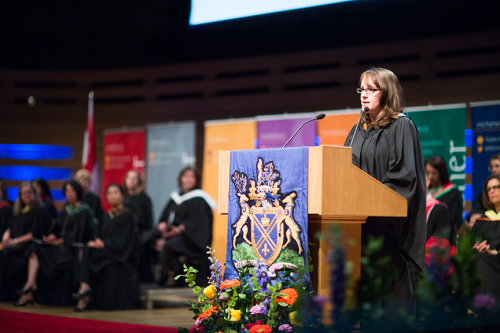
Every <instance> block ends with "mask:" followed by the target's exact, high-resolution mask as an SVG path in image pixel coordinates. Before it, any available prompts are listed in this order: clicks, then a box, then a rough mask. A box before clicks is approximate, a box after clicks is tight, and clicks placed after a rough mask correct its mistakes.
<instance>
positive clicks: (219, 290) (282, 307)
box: [176, 248, 307, 333]
mask: <svg viewBox="0 0 500 333" xmlns="http://www.w3.org/2000/svg"><path fill="white" fill-rule="evenodd" d="M214 252H215V251H213V250H212V249H211V248H209V251H208V252H207V254H208V255H209V260H210V262H211V265H210V270H211V276H210V278H209V281H208V282H209V285H208V286H207V287H206V288H204V289H203V292H202V290H201V287H199V286H196V283H195V282H194V280H195V278H196V273H197V271H196V270H195V269H193V268H192V267H190V268H188V267H186V266H184V271H185V272H186V275H181V276H184V277H185V278H186V282H187V283H188V285H189V286H190V287H191V288H193V292H194V293H195V294H198V302H188V304H189V305H190V307H191V308H190V311H193V313H194V317H193V319H195V325H194V326H193V327H192V328H191V329H186V328H179V332H181V333H182V332H190V333H191V332H193V333H194V332H198V333H201V332H224V333H247V332H248V333H271V332H275V333H281V332H292V331H293V330H294V327H296V326H297V325H299V323H298V322H297V320H296V314H297V310H298V304H299V302H298V301H297V299H298V298H299V296H300V295H301V294H304V293H307V291H306V287H305V286H304V284H303V283H301V281H302V276H303V274H304V271H299V272H293V271H291V270H288V269H287V268H286V267H284V266H283V265H279V264H277V265H272V266H271V267H269V268H268V267H267V265H266V263H265V262H264V261H256V262H254V263H253V264H254V266H253V267H252V266H247V267H243V268H240V269H239V270H238V278H236V279H233V280H225V281H222V267H223V265H222V264H221V263H220V262H219V260H218V259H216V258H215V256H214ZM276 271H280V272H279V274H276ZM181 276H177V277H176V279H178V278H180V277H181ZM291 276H293V280H294V281H296V282H293V281H292V279H291ZM272 277H275V278H274V279H272Z"/></svg>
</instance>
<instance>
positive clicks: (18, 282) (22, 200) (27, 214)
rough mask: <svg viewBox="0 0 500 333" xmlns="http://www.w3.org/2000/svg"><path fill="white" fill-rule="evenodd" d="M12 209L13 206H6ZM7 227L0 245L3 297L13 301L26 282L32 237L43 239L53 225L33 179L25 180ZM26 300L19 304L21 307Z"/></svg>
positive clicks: (0, 294)
mask: <svg viewBox="0 0 500 333" xmlns="http://www.w3.org/2000/svg"><path fill="white" fill-rule="evenodd" d="M6 208H8V209H9V210H10V207H8V206H6ZM11 212H12V213H13V216H12V217H11V218H10V219H9V222H8V226H7V229H6V230H5V232H4V233H3V234H2V243H1V247H0V300H2V301H14V300H17V298H18V297H19V296H17V295H16V294H15V291H16V290H19V289H22V288H23V285H24V282H25V281H26V275H27V268H28V258H29V256H30V254H31V252H30V251H31V250H32V246H31V245H32V243H31V240H32V239H34V238H36V239H40V238H41V237H42V236H43V233H44V232H45V231H46V230H47V229H48V228H49V226H50V222H51V221H50V218H49V214H48V212H47V210H46V209H45V208H44V207H42V206H41V205H40V203H39V202H38V198H37V196H36V192H35V189H34V188H33V186H32V184H31V183H30V182H22V183H21V184H20V186H19V196H18V199H17V201H16V202H15V204H14V209H13V210H11ZM25 304H26V303H19V304H17V305H18V306H21V305H25Z"/></svg>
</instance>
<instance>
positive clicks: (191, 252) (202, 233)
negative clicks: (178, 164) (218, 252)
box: [150, 167, 217, 286]
mask: <svg viewBox="0 0 500 333" xmlns="http://www.w3.org/2000/svg"><path fill="white" fill-rule="evenodd" d="M178 184H179V189H178V190H176V191H173V192H172V193H171V194H170V200H169V201H168V203H167V205H166V207H165V209H164V210H163V213H162V215H161V219H160V223H159V224H158V227H157V230H156V231H155V235H154V236H153V237H152V238H151V239H150V246H153V247H154V248H155V250H156V251H158V252H160V262H161V277H160V280H159V284H160V285H165V284H167V285H168V286H173V285H175V284H176V282H175V281H174V277H175V275H176V274H178V273H179V257H181V256H184V257H185V258H186V259H187V260H188V263H189V265H192V266H193V267H195V268H196V269H198V271H199V273H198V274H197V283H198V285H206V284H207V283H208V282H207V277H208V276H209V275H210V273H209V271H208V266H209V261H208V260H207V254H206V253H207V246H210V243H211V242H212V223H213V214H212V210H213V209H215V208H216V206H217V205H216V203H215V201H214V200H213V199H212V198H211V197H210V196H209V195H208V194H207V193H206V192H204V191H203V190H200V189H199V185H200V178H199V175H198V174H197V172H196V171H195V169H194V168H192V167H187V168H184V169H183V170H182V171H181V173H180V175H179V178H178Z"/></svg>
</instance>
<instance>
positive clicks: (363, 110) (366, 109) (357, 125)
mask: <svg viewBox="0 0 500 333" xmlns="http://www.w3.org/2000/svg"><path fill="white" fill-rule="evenodd" d="M368 110H370V109H369V108H368V107H367V106H365V107H364V108H363V109H361V112H360V114H359V119H358V123H357V124H356V128H355V129H354V134H353V136H352V138H351V143H350V144H349V147H352V142H353V141H354V137H355V136H356V132H357V131H358V127H359V122H360V121H361V116H362V115H363V113H365V112H366V111H368Z"/></svg>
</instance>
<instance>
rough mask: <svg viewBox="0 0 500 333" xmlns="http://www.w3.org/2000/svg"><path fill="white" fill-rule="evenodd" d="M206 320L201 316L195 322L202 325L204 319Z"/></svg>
mask: <svg viewBox="0 0 500 333" xmlns="http://www.w3.org/2000/svg"><path fill="white" fill-rule="evenodd" d="M203 320H204V318H201V319H196V321H195V324H196V325H200V324H201V323H202V321H203Z"/></svg>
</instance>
